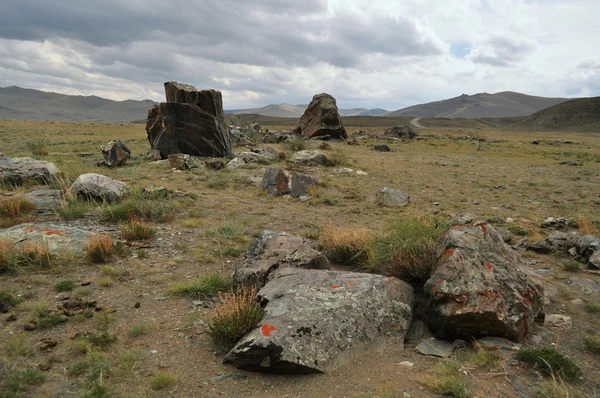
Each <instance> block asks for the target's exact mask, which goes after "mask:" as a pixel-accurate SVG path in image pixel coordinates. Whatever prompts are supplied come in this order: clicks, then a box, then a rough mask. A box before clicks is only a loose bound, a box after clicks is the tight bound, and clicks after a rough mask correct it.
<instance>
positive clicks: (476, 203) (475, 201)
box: [473, 200, 481, 205]
mask: <svg viewBox="0 0 600 398" xmlns="http://www.w3.org/2000/svg"><path fill="white" fill-rule="evenodd" d="M479 203H481V202H479V201H478V200H474V201H473V204H474V205H478V204H479Z"/></svg>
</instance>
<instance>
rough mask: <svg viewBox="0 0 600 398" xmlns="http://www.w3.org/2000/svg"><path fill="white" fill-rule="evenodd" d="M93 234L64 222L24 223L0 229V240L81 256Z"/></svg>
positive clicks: (58, 253) (53, 252)
mask: <svg viewBox="0 0 600 398" xmlns="http://www.w3.org/2000/svg"><path fill="white" fill-rule="evenodd" d="M94 235H95V234H94V233H93V232H90V231H86V230H83V229H80V228H75V227H71V226H68V225H64V224H52V223H26V224H19V225H16V226H14V227H11V228H7V229H3V230H0V240H4V241H8V242H12V243H14V244H15V245H22V246H27V245H30V246H31V245H35V246H37V247H47V248H48V249H49V250H50V253H52V254H57V255H61V254H73V255H75V256H82V255H84V254H85V247H86V245H87V243H88V239H89V238H90V237H91V236H94Z"/></svg>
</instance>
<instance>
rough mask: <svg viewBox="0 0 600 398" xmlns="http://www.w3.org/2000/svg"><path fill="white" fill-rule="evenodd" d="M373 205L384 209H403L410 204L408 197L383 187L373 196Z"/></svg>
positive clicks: (400, 192)
mask: <svg viewBox="0 0 600 398" xmlns="http://www.w3.org/2000/svg"><path fill="white" fill-rule="evenodd" d="M375 203H377V204H378V205H379V206H384V207H404V206H408V205H409V204H410V195H409V194H407V193H404V192H402V191H399V190H397V189H391V188H388V187H384V188H382V189H380V190H379V191H377V193H376V194H375Z"/></svg>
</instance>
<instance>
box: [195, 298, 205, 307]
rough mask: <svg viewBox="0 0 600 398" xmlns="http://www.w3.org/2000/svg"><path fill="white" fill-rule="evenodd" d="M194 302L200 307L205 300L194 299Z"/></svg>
mask: <svg viewBox="0 0 600 398" xmlns="http://www.w3.org/2000/svg"><path fill="white" fill-rule="evenodd" d="M192 304H193V305H195V306H196V307H199V306H201V305H204V301H201V300H194V301H192Z"/></svg>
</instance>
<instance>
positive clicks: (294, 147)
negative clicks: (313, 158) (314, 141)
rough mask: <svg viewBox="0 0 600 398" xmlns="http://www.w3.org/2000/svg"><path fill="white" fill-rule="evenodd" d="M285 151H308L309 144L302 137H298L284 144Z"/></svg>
mask: <svg viewBox="0 0 600 398" xmlns="http://www.w3.org/2000/svg"><path fill="white" fill-rule="evenodd" d="M283 146H284V148H285V149H287V150H288V151H291V152H298V151H304V150H306V149H308V142H306V140H305V139H304V138H302V137H301V136H299V135H297V136H295V137H294V138H292V139H288V140H287V141H285V142H284V143H283Z"/></svg>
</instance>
